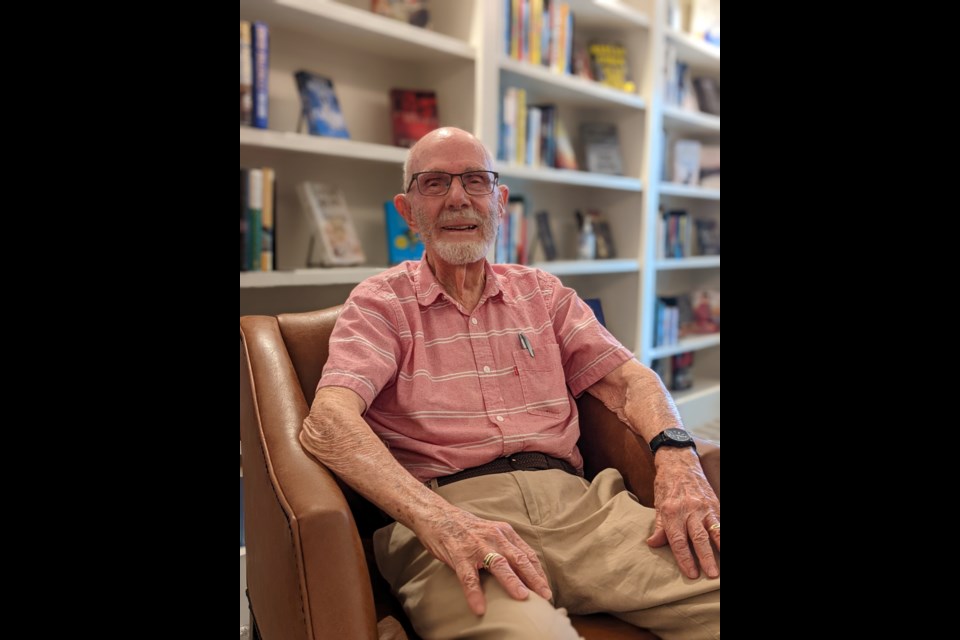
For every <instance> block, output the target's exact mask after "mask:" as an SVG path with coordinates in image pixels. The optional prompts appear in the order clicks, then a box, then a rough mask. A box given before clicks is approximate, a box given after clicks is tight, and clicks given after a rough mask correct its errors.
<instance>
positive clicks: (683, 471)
mask: <svg viewBox="0 0 960 640" xmlns="http://www.w3.org/2000/svg"><path fill="white" fill-rule="evenodd" d="M656 464H657V477H656V480H655V481H654V485H653V494H654V506H655V507H656V509H657V524H656V527H655V528H654V530H653V535H652V536H650V537H649V538H647V544H649V545H650V546H651V547H662V546H663V545H665V544H667V543H670V549H671V550H672V551H673V555H674V557H676V559H677V564H678V565H680V570H681V571H682V572H683V573H684V574H685V575H686V576H687V577H688V578H691V579H693V578H696V577H697V576H699V575H700V572H699V570H698V569H697V562H696V561H695V560H694V558H693V554H692V553H691V552H690V547H691V543H692V546H693V553H695V554H696V556H697V559H698V560H699V561H700V566H701V567H703V572H704V573H706V574H707V577H709V578H717V577H719V576H720V565H719V563H718V562H717V556H716V555H715V554H714V551H713V547H714V546H716V548H717V552H719V551H720V500H719V499H717V495H716V494H715V493H714V492H713V489H712V488H711V487H710V483H708V482H707V478H706V476H705V475H704V474H703V469H702V468H701V467H700V463H699V459H698V458H697V455H696V452H694V451H693V450H692V449H688V448H684V449H670V448H667V447H661V448H660V449H658V450H657V454H656Z"/></svg>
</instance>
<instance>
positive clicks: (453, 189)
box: [447, 176, 470, 206]
mask: <svg viewBox="0 0 960 640" xmlns="http://www.w3.org/2000/svg"><path fill="white" fill-rule="evenodd" d="M447 202H448V203H449V204H452V205H459V206H463V205H469V204H470V195H469V194H468V193H467V192H466V190H465V189H464V188H463V177H462V176H453V177H452V179H451V181H450V191H449V193H447Z"/></svg>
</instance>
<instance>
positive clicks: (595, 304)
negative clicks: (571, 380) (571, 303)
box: [583, 298, 607, 327]
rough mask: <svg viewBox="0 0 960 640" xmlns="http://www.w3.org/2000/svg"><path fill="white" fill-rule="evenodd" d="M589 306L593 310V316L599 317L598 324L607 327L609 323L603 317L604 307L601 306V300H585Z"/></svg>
mask: <svg viewBox="0 0 960 640" xmlns="http://www.w3.org/2000/svg"><path fill="white" fill-rule="evenodd" d="M583 301H584V302H586V303H587V306H588V307H590V308H591V309H592V310H593V315H595V316H597V322H599V323H600V324H601V325H602V326H604V327H605V326H607V321H606V320H605V319H604V317H603V306H602V305H601V304H600V298H583Z"/></svg>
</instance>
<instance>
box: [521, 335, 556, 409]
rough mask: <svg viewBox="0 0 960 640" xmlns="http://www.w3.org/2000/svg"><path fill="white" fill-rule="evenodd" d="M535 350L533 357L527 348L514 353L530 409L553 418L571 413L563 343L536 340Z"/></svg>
mask: <svg viewBox="0 0 960 640" xmlns="http://www.w3.org/2000/svg"><path fill="white" fill-rule="evenodd" d="M533 353H534V357H532V358H531V357H530V353H529V352H527V350H526V349H522V350H520V351H514V353H513V362H514V364H515V365H516V367H517V374H518V375H519V376H520V388H521V389H522V390H523V402H524V404H525V405H526V409H527V413H530V414H533V415H536V416H547V417H550V418H563V417H566V416H567V415H569V414H570V394H569V392H568V391H567V381H566V378H565V377H564V375H563V365H562V364H561V363H560V346H559V345H556V344H546V345H544V344H535V345H533Z"/></svg>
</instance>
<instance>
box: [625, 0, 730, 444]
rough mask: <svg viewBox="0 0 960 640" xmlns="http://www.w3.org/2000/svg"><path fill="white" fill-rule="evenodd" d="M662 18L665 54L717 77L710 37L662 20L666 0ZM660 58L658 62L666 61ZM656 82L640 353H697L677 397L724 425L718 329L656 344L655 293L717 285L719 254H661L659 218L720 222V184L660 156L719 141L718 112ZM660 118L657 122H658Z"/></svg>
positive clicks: (693, 420)
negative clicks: (683, 103)
mask: <svg viewBox="0 0 960 640" xmlns="http://www.w3.org/2000/svg"><path fill="white" fill-rule="evenodd" d="M656 4H657V14H656V15H657V16H658V18H657V21H656V23H655V26H654V27H653V32H654V40H655V41H656V44H655V45H654V46H655V48H658V49H659V55H660V56H661V60H663V59H664V58H663V56H665V54H666V47H667V45H668V44H669V45H670V46H672V47H674V49H675V52H676V57H677V59H678V60H680V61H682V62H685V63H686V64H687V65H688V68H689V70H690V74H691V75H692V76H710V77H714V78H716V79H717V80H718V81H719V79H720V49H719V47H714V46H712V45H710V44H707V43H706V42H701V41H699V40H696V39H694V38H692V37H691V36H689V35H687V34H684V33H681V32H679V31H676V30H674V29H671V28H668V27H666V26H662V25H665V15H666V0H656ZM662 66H663V63H662V62H661V67H662ZM657 81H658V86H657V87H656V88H655V90H654V93H653V95H652V96H651V102H650V104H651V112H652V118H651V120H652V124H653V125H655V126H658V132H657V134H658V135H657V136H656V148H655V149H654V150H653V154H652V155H651V156H650V157H651V158H652V159H654V158H655V159H656V160H655V161H654V162H653V163H652V165H651V171H650V173H649V174H648V176H647V180H648V181H649V184H650V185H651V188H650V189H648V191H647V194H646V195H647V208H646V210H645V216H644V220H645V227H644V246H645V255H646V256H649V258H647V259H646V260H644V265H646V267H645V268H644V270H643V271H642V279H643V286H642V291H643V293H642V298H643V303H642V306H643V309H644V312H643V313H644V317H643V320H642V322H641V325H642V344H643V348H642V349H641V350H640V359H641V360H642V361H644V362H646V363H647V364H650V363H651V362H652V361H653V360H654V359H656V358H668V357H670V356H673V355H676V354H679V353H684V352H686V351H693V352H694V367H693V379H694V385H693V387H692V388H691V389H687V390H684V391H678V392H675V393H674V401H675V402H676V403H677V407H678V408H679V410H680V414H681V416H682V417H683V420H684V424H685V425H687V427H689V428H692V429H694V430H696V429H697V428H698V427H699V426H701V425H704V424H707V423H710V424H711V425H714V426H715V430H716V431H717V432H718V431H719V420H720V334H719V333H716V334H708V335H696V336H688V337H685V338H682V339H681V340H680V341H679V343H678V344H674V345H668V346H661V347H656V346H654V330H653V325H654V323H655V320H656V300H657V296H658V295H679V294H684V293H690V292H691V291H693V290H695V289H715V290H717V291H719V290H720V256H690V257H686V258H679V259H677V258H674V259H663V258H657V257H656V256H657V255H658V253H657V246H656V243H657V235H658V234H657V225H658V218H659V212H660V210H661V209H663V210H670V209H686V210H687V211H688V212H689V213H690V215H691V216H692V217H693V218H701V217H703V218H712V219H715V220H716V221H717V223H718V224H719V221H720V190H719V189H710V188H705V187H701V186H692V185H684V184H674V183H670V182H665V181H663V179H662V176H664V175H665V173H666V172H665V171H664V168H663V167H661V166H660V163H661V161H662V159H664V158H666V157H668V154H665V153H663V151H664V149H666V148H667V146H668V145H669V144H670V143H671V141H672V140H675V139H677V138H690V139H696V140H700V141H701V142H704V143H708V144H720V117H719V116H715V115H711V114H707V113H701V112H699V111H693V110H689V109H684V108H681V107H679V106H674V105H668V104H665V102H664V96H665V94H666V92H665V88H664V77H663V74H662V73H661V74H659V75H658V77H657ZM658 123H659V124H658Z"/></svg>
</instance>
